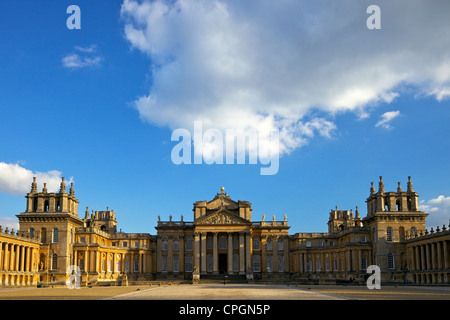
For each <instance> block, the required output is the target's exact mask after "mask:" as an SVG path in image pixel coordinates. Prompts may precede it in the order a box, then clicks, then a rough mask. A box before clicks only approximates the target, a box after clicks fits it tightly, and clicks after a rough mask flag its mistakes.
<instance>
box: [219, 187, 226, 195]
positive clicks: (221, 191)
mask: <svg viewBox="0 0 450 320" xmlns="http://www.w3.org/2000/svg"><path fill="white" fill-rule="evenodd" d="M224 190H225V188H224V187H220V194H221V195H223V191H224Z"/></svg>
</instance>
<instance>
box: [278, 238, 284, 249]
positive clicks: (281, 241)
mask: <svg viewBox="0 0 450 320" xmlns="http://www.w3.org/2000/svg"><path fill="white" fill-rule="evenodd" d="M278 250H283V238H278Z"/></svg>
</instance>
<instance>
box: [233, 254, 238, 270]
mask: <svg viewBox="0 0 450 320" xmlns="http://www.w3.org/2000/svg"><path fill="white" fill-rule="evenodd" d="M233 272H239V255H238V254H237V253H235V254H233Z"/></svg>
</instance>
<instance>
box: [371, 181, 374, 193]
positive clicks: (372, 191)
mask: <svg viewBox="0 0 450 320" xmlns="http://www.w3.org/2000/svg"><path fill="white" fill-rule="evenodd" d="M370 194H375V187H374V186H373V182H371V183H370Z"/></svg>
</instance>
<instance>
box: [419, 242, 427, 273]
mask: <svg viewBox="0 0 450 320" xmlns="http://www.w3.org/2000/svg"><path fill="white" fill-rule="evenodd" d="M420 263H421V265H420V266H421V268H420V269H421V270H425V269H426V266H425V249H424V245H423V244H422V245H420Z"/></svg>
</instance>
